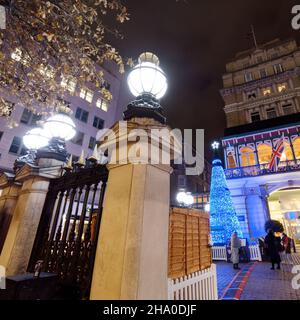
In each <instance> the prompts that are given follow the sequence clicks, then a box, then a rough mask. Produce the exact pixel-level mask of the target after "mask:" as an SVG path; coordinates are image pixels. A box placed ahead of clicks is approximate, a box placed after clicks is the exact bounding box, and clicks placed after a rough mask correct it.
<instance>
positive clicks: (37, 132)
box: [23, 128, 50, 150]
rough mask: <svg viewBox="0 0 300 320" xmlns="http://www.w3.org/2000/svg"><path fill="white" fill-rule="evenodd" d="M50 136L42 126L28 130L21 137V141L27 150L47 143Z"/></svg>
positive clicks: (41, 146) (38, 147)
mask: <svg viewBox="0 0 300 320" xmlns="http://www.w3.org/2000/svg"><path fill="white" fill-rule="evenodd" d="M49 140H50V137H49V136H48V135H47V132H46V131H45V130H44V129H42V128H34V129H31V130H29V131H28V132H27V133H26V134H25V136H24V137H23V143H24V145H25V147H26V148H27V149H29V150H37V149H40V148H43V147H45V146H47V145H48V143H49Z"/></svg>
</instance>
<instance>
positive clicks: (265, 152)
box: [257, 143, 273, 164]
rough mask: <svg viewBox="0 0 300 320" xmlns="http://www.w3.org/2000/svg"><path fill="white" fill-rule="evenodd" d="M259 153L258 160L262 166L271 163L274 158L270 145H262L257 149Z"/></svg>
mask: <svg viewBox="0 0 300 320" xmlns="http://www.w3.org/2000/svg"><path fill="white" fill-rule="evenodd" d="M257 153H258V160H259V163H260V164H264V163H269V162H270V161H271V158H272V153H273V150H272V146H270V145H268V144H265V143H263V144H260V145H259V146H258V147H257Z"/></svg>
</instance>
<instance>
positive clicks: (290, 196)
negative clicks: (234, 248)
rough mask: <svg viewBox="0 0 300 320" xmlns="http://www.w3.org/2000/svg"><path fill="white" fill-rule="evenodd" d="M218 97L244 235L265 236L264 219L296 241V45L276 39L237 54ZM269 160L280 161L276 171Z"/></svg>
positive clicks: (299, 127) (299, 129)
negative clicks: (280, 226) (277, 224)
mask: <svg viewBox="0 0 300 320" xmlns="http://www.w3.org/2000/svg"><path fill="white" fill-rule="evenodd" d="M221 95H222V97H223V100H224V103H225V107H224V111H225V114H226V120H227V128H226V130H225V135H224V138H223V139H222V147H223V151H224V165H225V174H226V177H227V181H228V187H229V189H230V191H231V195H232V197H233V201H234V204H235V208H236V212H237V214H238V218H239V221H240V223H241V226H242V229H243V233H244V235H245V236H246V237H249V238H257V237H260V236H263V235H264V234H265V230H264V224H265V221H266V220H268V219H270V218H272V219H276V220H280V221H281V222H282V223H283V224H284V227H285V229H286V231H287V232H288V233H289V235H290V236H292V237H294V238H295V239H296V240H297V239H298V240H299V239H300V219H299V218H300V214H299V213H300V48H299V47H298V45H297V43H296V41H295V40H286V41H280V40H278V39H277V40H274V41H271V42H268V43H266V44H263V45H259V46H258V47H256V48H253V49H251V50H248V51H244V52H240V53H238V54H237V55H236V57H235V59H234V60H233V61H231V62H229V63H228V64H227V65H226V74H225V75H224V76H223V89H222V90H221ZM280 143H283V146H284V148H283V149H281V150H279V149H278V146H279V145H280ZM277 149H278V150H277ZM275 150H277V151H278V154H277V157H276V156H275V157H274V152H275ZM272 158H273V159H277V158H278V161H279V163H278V165H276V166H275V167H273V166H272V165H271V164H270V162H271V159H272Z"/></svg>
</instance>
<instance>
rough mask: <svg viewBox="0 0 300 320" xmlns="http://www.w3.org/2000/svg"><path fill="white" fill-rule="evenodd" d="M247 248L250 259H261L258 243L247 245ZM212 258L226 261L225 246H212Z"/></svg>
mask: <svg viewBox="0 0 300 320" xmlns="http://www.w3.org/2000/svg"><path fill="white" fill-rule="evenodd" d="M249 250H250V260H251V261H262V258H261V253H260V250H259V246H258V245H251V246H249ZM212 259H213V260H215V261H218V260H221V261H227V253H226V246H217V247H212Z"/></svg>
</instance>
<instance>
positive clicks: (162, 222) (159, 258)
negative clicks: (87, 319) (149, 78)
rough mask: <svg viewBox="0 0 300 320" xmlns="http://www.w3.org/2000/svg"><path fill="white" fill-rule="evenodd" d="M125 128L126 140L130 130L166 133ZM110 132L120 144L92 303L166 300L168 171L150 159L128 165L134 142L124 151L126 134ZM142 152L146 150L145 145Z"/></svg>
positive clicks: (138, 124)
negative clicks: (98, 301)
mask: <svg viewBox="0 0 300 320" xmlns="http://www.w3.org/2000/svg"><path fill="white" fill-rule="evenodd" d="M128 127H129V128H130V129H129V131H130V135H131V133H132V131H131V130H132V129H141V128H142V129H145V130H146V131H147V132H149V130H150V129H151V128H160V129H162V128H167V127H166V126H163V125H161V124H159V123H157V122H156V121H154V120H151V119H143V118H142V119H132V120H130V121H129V122H128ZM113 131H114V132H115V133H116V136H117V138H118V141H119V144H118V147H117V155H118V156H117V157H118V159H117V164H115V165H109V166H108V169H109V177H108V183H107V189H106V194H105V199H104V208H103V216H102V222H101V227H100V234H99V240H98V245H97V252H96V258H95V264H94V273H93V279H92V286H91V294H90V298H91V299H92V300H98V299H104V300H107V299H116V300H120V299H121V300H125V299H128V300H138V299H167V297H168V295H167V272H168V225H169V201H170V173H171V167H170V166H169V165H165V164H161V161H159V163H158V164H156V165H154V164H149V163H148V160H149V158H147V159H144V160H147V161H145V162H143V161H142V162H143V163H140V164H132V163H127V161H124V160H126V159H127V151H128V150H129V149H131V148H132V147H134V145H135V143H136V142H128V145H127V146H124V144H123V142H124V141H125V140H126V141H127V138H128V134H124V132H123V133H122V132H121V130H120V126H119V123H117V124H116V125H115V126H114V127H113ZM130 140H132V139H130ZM111 143H113V141H107V142H106V144H104V145H106V146H109V145H111ZM164 143H165V142H162V144H161V145H160V146H159V147H158V148H159V150H160V151H161V150H164ZM140 146H141V145H140ZM142 147H145V148H146V149H147V148H148V149H149V146H147V143H144V144H143V146H142ZM173 149H174V148H173Z"/></svg>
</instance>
